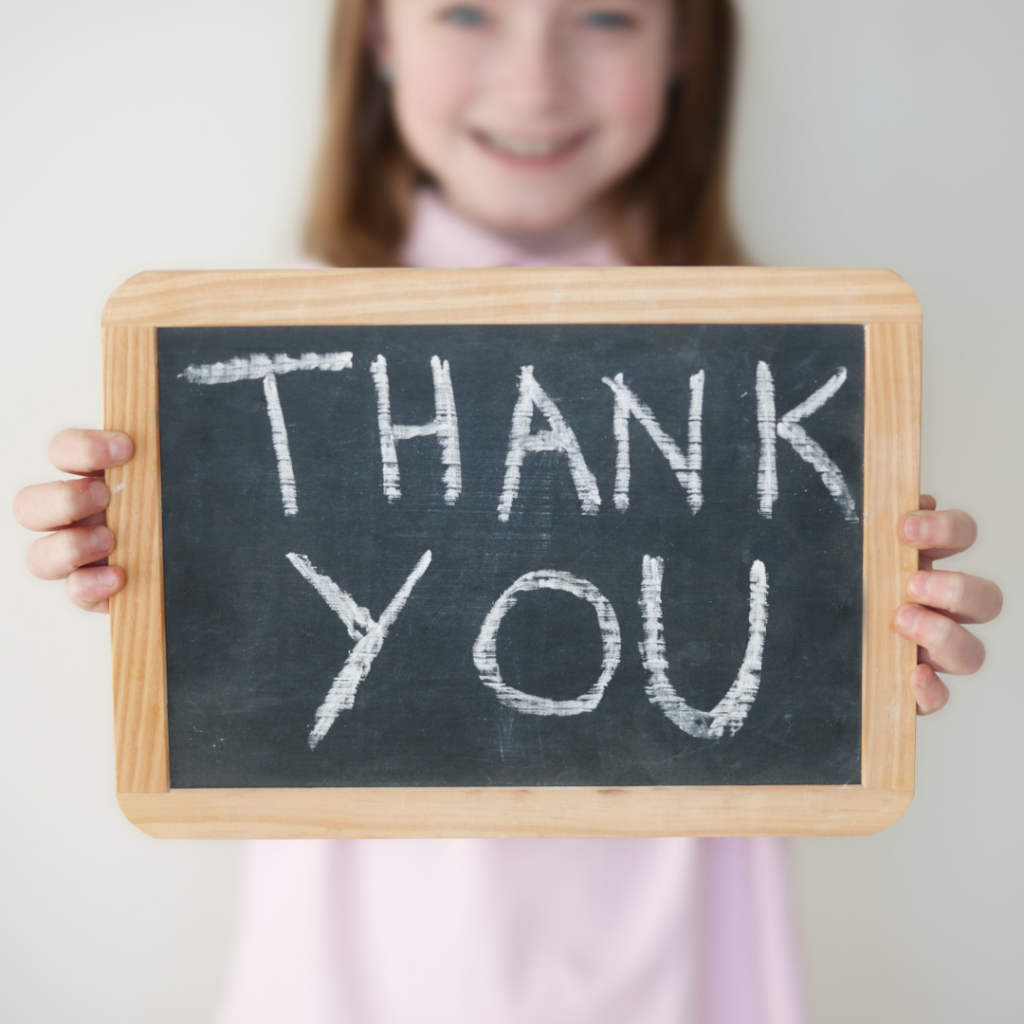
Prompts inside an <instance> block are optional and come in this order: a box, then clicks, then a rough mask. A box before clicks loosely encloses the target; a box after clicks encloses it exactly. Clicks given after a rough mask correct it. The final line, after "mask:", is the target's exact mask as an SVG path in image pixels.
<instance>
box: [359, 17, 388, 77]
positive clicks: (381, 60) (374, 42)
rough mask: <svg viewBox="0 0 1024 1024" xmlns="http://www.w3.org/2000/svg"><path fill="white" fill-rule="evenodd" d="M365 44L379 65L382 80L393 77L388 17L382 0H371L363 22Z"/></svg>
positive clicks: (378, 69)
mask: <svg viewBox="0 0 1024 1024" xmlns="http://www.w3.org/2000/svg"><path fill="white" fill-rule="evenodd" d="M363 43H364V45H365V46H366V48H367V49H368V50H369V51H370V53H371V54H372V55H373V59H374V60H375V61H376V63H377V71H378V73H379V74H380V76H381V78H384V79H389V78H390V77H391V38H390V36H389V34H388V29H387V16H386V14H385V11H384V5H383V3H381V2H380V0H369V2H368V3H367V5H366V18H365V20H364V22H363Z"/></svg>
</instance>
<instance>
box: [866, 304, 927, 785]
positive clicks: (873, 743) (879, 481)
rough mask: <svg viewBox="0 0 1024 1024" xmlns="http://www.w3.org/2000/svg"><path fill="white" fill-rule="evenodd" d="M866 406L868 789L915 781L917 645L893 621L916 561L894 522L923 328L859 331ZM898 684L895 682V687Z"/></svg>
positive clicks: (909, 456) (916, 455)
mask: <svg viewBox="0 0 1024 1024" xmlns="http://www.w3.org/2000/svg"><path fill="white" fill-rule="evenodd" d="M865 341H866V351H865V410H864V421H865V422H864V647H863V650H864V690H863V693H864V705H863V726H862V732H861V737H862V742H861V763H862V772H861V780H862V782H863V784H864V785H865V786H868V787H870V788H873V789H887V788H905V789H912V788H913V785H914V744H915V738H916V704H915V701H914V696H913V694H912V692H911V690H910V685H909V678H910V673H911V671H912V670H913V668H914V665H915V664H916V662H917V648H916V646H915V645H914V644H913V643H911V642H910V641H909V640H904V639H903V637H901V636H900V635H899V634H898V633H897V632H896V630H895V629H894V627H893V613H894V612H895V610H896V608H897V607H898V606H899V605H900V604H901V603H902V602H903V601H904V600H906V585H907V579H908V578H909V577H910V574H911V573H913V572H914V571H915V570H916V569H917V564H918V559H917V552H916V551H914V550H913V549H912V548H908V547H905V546H904V545H902V544H900V542H899V539H898V538H897V535H896V523H897V522H898V520H899V518H900V516H901V515H903V514H904V513H905V512H910V511H913V510H914V509H916V508H917V507H918V502H919V498H920V448H921V445H920V425H921V327H920V325H919V324H871V325H869V326H868V328H867V331H866V339H865ZM900 683H902V685H899V684H900Z"/></svg>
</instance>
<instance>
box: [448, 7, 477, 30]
mask: <svg viewBox="0 0 1024 1024" xmlns="http://www.w3.org/2000/svg"><path fill="white" fill-rule="evenodd" d="M441 20H442V21H445V22H447V23H448V24H449V25H455V26H457V27H458V28H479V27H480V26H481V25H483V24H484V23H485V22H486V21H487V14H486V12H485V11H483V10H481V9H480V8H479V7H473V6H471V5H470V4H457V5H456V6H454V7H447V8H445V9H444V10H443V11H442V12H441Z"/></svg>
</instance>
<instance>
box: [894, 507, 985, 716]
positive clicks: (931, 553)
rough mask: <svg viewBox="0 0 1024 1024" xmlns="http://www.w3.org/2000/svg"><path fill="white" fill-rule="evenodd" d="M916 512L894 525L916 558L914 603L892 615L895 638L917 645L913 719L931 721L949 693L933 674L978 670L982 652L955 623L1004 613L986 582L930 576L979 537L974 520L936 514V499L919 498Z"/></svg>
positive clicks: (910, 590) (958, 575)
mask: <svg viewBox="0 0 1024 1024" xmlns="http://www.w3.org/2000/svg"><path fill="white" fill-rule="evenodd" d="M921 509H922V511H920V512H910V513H908V514H907V515H905V516H903V518H902V519H900V522H899V527H898V529H899V535H900V540H901V541H902V542H903V543H904V544H906V545H907V546H908V547H912V548H917V549H918V550H919V551H920V552H921V565H922V569H921V570H920V571H918V572H915V573H914V575H913V576H911V577H910V579H909V580H908V581H907V594H908V595H909V597H910V599H911V600H912V601H913V602H914V603H913V604H903V605H900V607H899V608H898V609H897V611H896V616H895V625H896V632H897V633H899V634H900V635H901V636H905V637H906V638H907V639H908V640H913V641H914V642H915V643H916V644H917V645H918V660H919V664H918V666H917V668H915V669H914V671H913V673H911V676H910V689H911V690H912V691H913V693H914V696H915V697H916V698H917V713H918V714H919V715H930V714H931V713H932V712H933V711H938V710H939V708H941V707H942V706H943V705H944V704H945V703H946V701H947V700H949V689H948V688H947V687H946V684H945V683H944V682H942V680H941V679H939V677H938V676H937V675H936V674H935V672H936V671H939V672H951V673H953V674H954V675H970V674H971V673H972V672H977V671H978V669H979V668H981V665H982V662H983V661H984V660H985V646H984V644H982V642H981V641H980V640H979V639H978V638H977V637H976V636H974V635H973V634H972V633H969V632H968V631H967V630H966V629H964V627H963V626H962V625H960V623H963V622H989V621H990V620H991V619H994V618H995V617H996V616H997V615H998V614H999V612H1000V610H1001V609H1002V607H1003V595H1002V592H1001V591H1000V589H999V588H998V587H997V586H996V585H995V584H994V583H993V582H992V581H991V580H983V579H981V578H980V577H978V576H968V575H967V574H966V573H962V572H940V571H933V570H932V562H933V561H934V560H935V559H936V558H948V557H949V556H950V555H958V554H959V553H960V552H961V551H966V550H967V549H968V548H969V547H970V546H971V545H972V544H973V543H974V541H975V539H976V537H977V535H978V527H977V524H976V523H975V522H974V520H973V519H972V518H971V517H970V516H969V515H968V514H967V513H966V512H961V511H959V510H958V509H953V510H951V511H948V512H936V511H935V499H934V498H933V497H931V495H928V494H922V495H921Z"/></svg>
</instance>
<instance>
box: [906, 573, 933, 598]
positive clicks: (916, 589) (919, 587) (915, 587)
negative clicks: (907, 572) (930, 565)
mask: <svg viewBox="0 0 1024 1024" xmlns="http://www.w3.org/2000/svg"><path fill="white" fill-rule="evenodd" d="M930 584H931V577H930V576H929V575H928V573H926V572H915V573H914V575H913V576H911V577H910V579H909V580H907V593H908V594H910V596H911V597H916V598H917V599H918V600H919V601H923V600H925V599H926V598H927V597H928V591H929V590H930V589H931V586H930Z"/></svg>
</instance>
